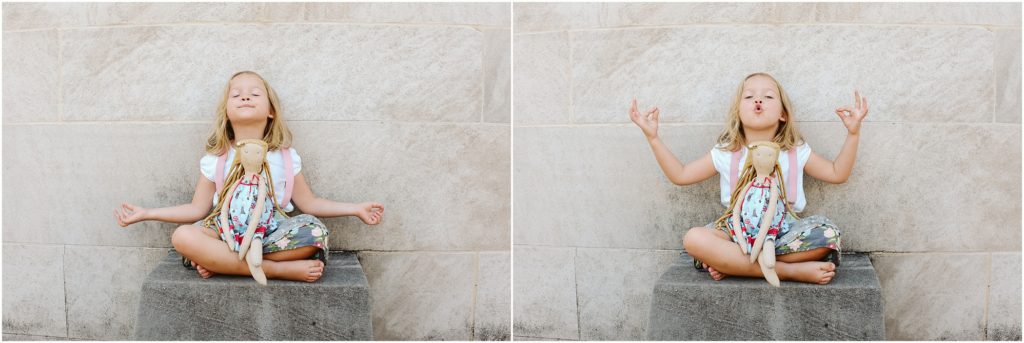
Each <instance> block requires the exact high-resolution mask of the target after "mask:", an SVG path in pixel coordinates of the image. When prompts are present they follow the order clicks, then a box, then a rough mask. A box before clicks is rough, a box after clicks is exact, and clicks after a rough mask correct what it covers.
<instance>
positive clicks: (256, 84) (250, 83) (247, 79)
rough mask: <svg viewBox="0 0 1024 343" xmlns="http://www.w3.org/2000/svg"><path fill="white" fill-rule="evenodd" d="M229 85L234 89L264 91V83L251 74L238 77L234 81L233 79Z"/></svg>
mask: <svg viewBox="0 0 1024 343" xmlns="http://www.w3.org/2000/svg"><path fill="white" fill-rule="evenodd" d="M228 84H229V85H230V86H231V88H232V89H250V88H259V89H263V81H261V80H260V79H259V78H258V77H256V76H253V75H249V74H242V75H238V76H236V77H235V78H234V79H231V82H229V83H228Z"/></svg>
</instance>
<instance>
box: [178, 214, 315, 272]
mask: <svg viewBox="0 0 1024 343" xmlns="http://www.w3.org/2000/svg"><path fill="white" fill-rule="evenodd" d="M171 244H172V245H173V246H174V249H175V250H177V251H178V253H180V254H181V255H182V256H185V257H186V258H188V259H189V260H191V261H192V264H193V265H194V266H195V267H196V270H198V271H199V275H200V276H202V277H203V278H209V277H211V276H213V275H215V274H227V275H243V276H251V274H250V273H249V267H248V265H246V263H245V261H242V260H239V259H238V253H237V252H233V251H231V250H229V249H228V248H227V244H225V243H224V241H221V239H220V237H219V236H218V235H217V233H216V232H214V231H213V230H210V229H207V228H204V227H199V226H195V225H182V226H180V227H178V228H177V229H175V230H174V233H173V234H172V235H171ZM317 250H319V248H317V247H313V246H306V247H301V248H297V249H292V250H284V251H278V252H273V253H269V254H266V255H263V272H264V273H266V274H267V278H268V279H281V280H294V281H306V282H313V281H316V280H318V279H320V276H321V275H323V271H324V263H323V262H322V261H320V260H308V258H309V257H310V256H313V254H314V253H316V251H317Z"/></svg>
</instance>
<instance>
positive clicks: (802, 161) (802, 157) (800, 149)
mask: <svg viewBox="0 0 1024 343" xmlns="http://www.w3.org/2000/svg"><path fill="white" fill-rule="evenodd" d="M810 158H811V145H810V144H809V143H807V142H804V144H801V145H799V146H797V148H796V161H797V164H799V165H801V166H804V165H807V160H808V159H810Z"/></svg>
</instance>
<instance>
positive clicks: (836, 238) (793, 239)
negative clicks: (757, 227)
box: [706, 215, 842, 266]
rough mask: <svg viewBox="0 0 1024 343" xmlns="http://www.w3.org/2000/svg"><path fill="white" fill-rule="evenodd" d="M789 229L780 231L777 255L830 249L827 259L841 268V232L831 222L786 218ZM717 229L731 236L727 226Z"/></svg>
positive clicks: (820, 217) (819, 217) (817, 218)
mask: <svg viewBox="0 0 1024 343" xmlns="http://www.w3.org/2000/svg"><path fill="white" fill-rule="evenodd" d="M786 222H787V224H788V225H786V226H788V228H786V229H784V230H780V231H779V234H778V238H777V239H776V240H775V255H776V256H778V255H785V254H791V253H795V252H801V251H808V250H814V249H817V248H828V249H830V250H831V252H829V254H828V255H827V256H826V257H825V259H826V260H828V261H831V262H833V263H835V264H836V266H839V262H840V257H841V256H842V254H841V252H842V240H841V231H840V230H839V228H838V227H836V225H835V224H833V223H832V221H831V220H829V219H828V218H826V217H825V216H822V215H813V216H810V217H806V218H801V219H793V218H792V217H791V216H787V217H786ZM706 227H708V228H716V227H715V223H714V222H712V223H709V224H708V225H707V226H706ZM717 229H719V230H722V231H724V232H725V233H726V234H729V228H728V227H727V226H725V225H721V226H718V227H717Z"/></svg>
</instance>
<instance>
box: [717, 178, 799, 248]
mask: <svg viewBox="0 0 1024 343" xmlns="http://www.w3.org/2000/svg"><path fill="white" fill-rule="evenodd" d="M771 182H772V179H771V178H770V177H765V178H762V179H757V178H755V179H754V180H753V181H751V184H752V185H751V186H750V188H749V189H747V193H746V194H744V195H743V198H742V199H740V229H739V231H738V232H737V231H736V230H733V227H732V226H733V223H732V218H726V225H727V226H728V229H729V230H728V231H729V232H730V236H732V240H733V242H738V240H739V239H743V240H746V242H747V253H748V254H749V253H751V250H752V248H753V246H754V241H755V240H756V239H757V234H758V232H759V231H760V229H761V222H762V221H763V220H766V217H767V216H765V215H763V214H765V212H767V211H768V203H769V201H771V194H772V189H771ZM770 220H771V221H772V222H771V224H770V225H769V226H768V234H767V235H766V236H765V239H766V240H767V238H768V237H776V236H778V235H780V234H783V235H784V234H786V233H787V232H789V226H790V224H791V221H788V220H786V204H785V202H784V200H782V194H779V197H778V199H777V200H776V204H775V215H774V216H772V217H771V219H770Z"/></svg>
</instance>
